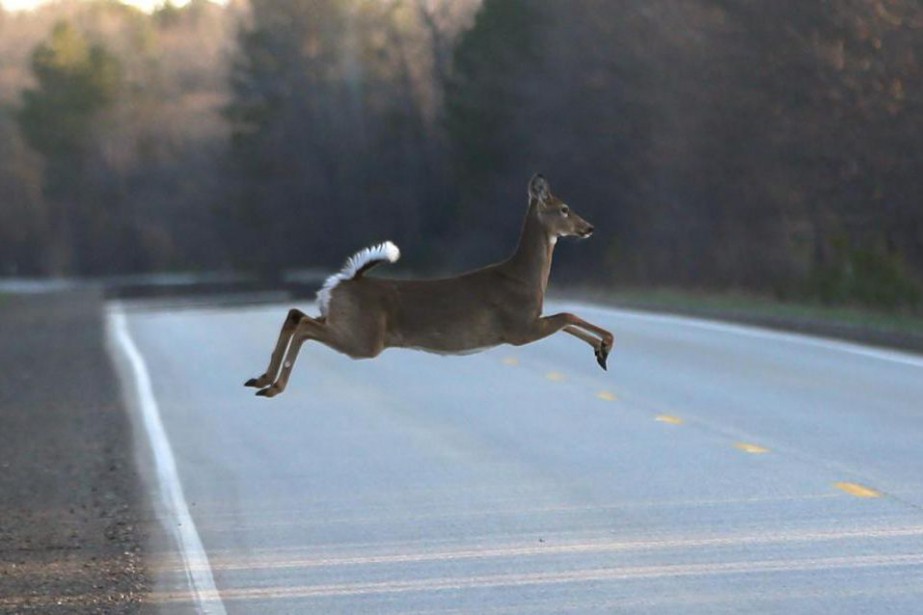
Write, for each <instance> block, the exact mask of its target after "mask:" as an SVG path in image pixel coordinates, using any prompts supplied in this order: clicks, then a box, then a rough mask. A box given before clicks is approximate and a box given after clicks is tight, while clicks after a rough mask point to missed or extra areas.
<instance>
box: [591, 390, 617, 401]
mask: <svg viewBox="0 0 923 615" xmlns="http://www.w3.org/2000/svg"><path fill="white" fill-rule="evenodd" d="M596 397H598V398H599V399H602V400H605V401H616V400H617V399H618V397H616V396H615V393H611V392H609V391H600V392H599V393H597V394H596Z"/></svg>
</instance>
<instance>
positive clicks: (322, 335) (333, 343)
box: [256, 316, 383, 397]
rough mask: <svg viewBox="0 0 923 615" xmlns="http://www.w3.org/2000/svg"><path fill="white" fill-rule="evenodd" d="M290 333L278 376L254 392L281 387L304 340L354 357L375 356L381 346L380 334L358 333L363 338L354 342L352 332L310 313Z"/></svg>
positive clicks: (264, 393)
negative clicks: (289, 340)
mask: <svg viewBox="0 0 923 615" xmlns="http://www.w3.org/2000/svg"><path fill="white" fill-rule="evenodd" d="M290 337H291V343H290V344H289V346H288V352H286V353H285V360H284V361H282V367H281V369H280V370H279V375H278V377H277V378H276V379H275V382H273V383H272V384H271V385H269V386H267V387H265V388H262V389H260V390H259V391H257V392H256V394H257V395H260V396H262V397H275V396H276V395H278V394H279V393H281V392H282V391H284V390H285V387H286V386H288V379H289V377H290V376H291V374H292V369H293V368H294V367H295V361H297V360H298V353H299V352H300V351H301V346H302V345H303V344H304V343H305V342H306V341H308V340H315V341H318V342H320V343H322V344H324V345H326V346H329V347H330V348H332V349H334V350H336V351H338V352H342V353H343V354H346V355H349V356H350V357H352V358H354V359H361V358H371V357H374V356H377V355H378V354H379V353H381V351H382V349H383V344H382V343H381V341H380V339H381V336H378V337H375V336H368V335H363V336H359V339H361V340H364V341H362V342H357V341H356V338H355V337H354V336H350V335H343V334H342V332H340V331H338V330H337V329H335V328H334V327H331V326H330V325H329V324H327V323H326V322H325V320H324V319H323V318H311V317H310V316H305V317H304V318H302V319H301V320H300V322H299V323H298V325H297V327H296V329H295V330H294V332H293V333H292V334H291V336H290Z"/></svg>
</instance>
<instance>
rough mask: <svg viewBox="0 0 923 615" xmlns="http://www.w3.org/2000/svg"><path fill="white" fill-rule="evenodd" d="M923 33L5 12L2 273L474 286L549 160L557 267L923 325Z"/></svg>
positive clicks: (332, 14) (478, 15) (289, 2)
mask: <svg viewBox="0 0 923 615" xmlns="http://www.w3.org/2000/svg"><path fill="white" fill-rule="evenodd" d="M57 22H62V25H61V26H57V27H55V26H54V24H55V23H57ZM921 24H923V7H921V6H920V3H919V2H915V1H914V2H912V1H910V0H894V1H889V2H881V1H880V0H843V1H841V2H835V3H832V2H829V1H827V0H777V1H774V2H764V1H760V0H734V1H731V0H690V1H689V2H681V3H678V2H675V1H674V0H646V1H645V2H637V1H636V0H569V1H568V2H560V1H557V0H528V1H526V0H251V1H250V2H249V3H246V2H230V3H228V4H226V5H222V6H218V5H214V4H211V3H209V2H208V1H207V0H194V1H193V2H191V3H189V4H187V5H185V6H183V7H177V6H174V5H171V4H166V5H164V6H163V7H161V8H160V9H158V10H156V11H155V12H153V13H152V14H147V13H143V12H141V11H138V10H136V9H131V8H129V7H127V6H125V5H121V4H119V3H117V2H111V1H109V0H105V1H98V2H97V1H91V2H76V1H73V0H62V1H61V2H59V3H54V4H51V5H49V6H46V7H45V8H43V9H42V10H40V11H36V12H34V13H22V14H14V13H8V14H7V13H5V14H3V16H2V19H0V104H6V105H7V107H6V109H8V111H3V110H2V109H0V138H2V140H3V141H2V146H0V190H2V191H3V199H2V200H0V222H2V226H0V240H2V241H0V260H2V263H0V271H3V272H12V271H23V272H37V273H41V272H46V273H61V272H65V273H66V272H73V273H81V274H91V273H112V272H125V271H151V270H161V269H175V268H185V269H209V268H223V267H230V266H234V267H238V268H247V269H258V270H260V271H262V272H264V273H267V272H278V271H281V270H284V269H290V268H300V267H306V266H313V265H322V266H326V267H331V266H335V265H336V264H338V263H339V262H340V261H341V260H342V259H343V258H344V256H345V255H346V254H348V253H350V252H351V251H353V250H355V249H357V248H359V247H361V246H362V245H365V244H368V243H371V242H373V241H379V240H382V239H387V238H390V239H393V240H394V241H396V242H397V243H398V244H401V245H402V248H404V253H405V255H406V259H407V260H406V261H404V262H405V263H407V264H408V265H410V266H412V267H414V268H417V269H429V270H451V271H457V270H458V269H461V268H466V267H472V266H478V265H482V264H484V263H485V262H486V261H489V260H491V259H497V258H501V257H503V256H505V255H506V254H507V253H508V252H509V250H511V249H512V246H513V245H514V243H515V236H516V233H517V232H518V229H519V224H520V221H521V215H522V212H523V209H524V207H525V197H524V186H525V182H526V181H527V179H528V177H529V176H530V175H531V174H532V173H534V172H536V171H542V172H544V173H545V174H546V175H547V176H548V177H549V178H550V179H551V182H552V186H553V188H554V190H555V191H556V192H557V193H558V194H559V195H560V196H562V197H563V198H565V199H567V200H568V201H570V203H571V204H572V205H573V206H574V207H575V209H576V210H577V211H579V212H581V214H582V215H584V216H585V217H587V218H588V219H589V220H591V221H592V222H593V223H594V225H595V226H596V229H597V232H596V234H595V236H594V238H593V240H592V241H590V242H587V243H586V244H583V245H581V246H580V248H579V249H574V250H571V249H570V247H569V246H566V245H564V244H562V246H561V247H560V249H559V250H558V251H557V253H556V258H557V263H556V266H555V272H556V275H557V276H559V277H565V278H568V279H572V280H573V279H583V280H585V281H586V282H589V283H595V284H601V285H609V284H626V283H627V284H632V285H637V286H660V285H669V286H673V287H687V288H688V287H696V288H710V289H740V290H747V291H755V292H770V291H774V292H776V293H778V294H788V295H799V296H804V295H808V296H811V297H818V298H822V299H823V300H825V301H830V302H847V303H850V302H852V303H864V304H874V305H883V306H892V307H893V308H894V309H901V308H909V309H920V308H919V304H920V300H919V288H920V283H921V281H923V208H921V207H920V205H919V204H920V202H921V201H923V174H921V173H920V172H919V169H920V168H921V167H923V150H921V149H920V148H919V147H918V146H917V144H918V143H919V141H920V139H921V138H923V74H921V73H923V38H921V37H920V36H919V30H920V26H921ZM49 32H51V35H49ZM15 109H18V111H16V110H15ZM11 118H15V119H16V120H18V121H16V122H14V121H12V120H11ZM17 128H18V129H19V130H18V131H17ZM36 186H38V187H40V188H42V189H37V188H36ZM7 195H8V196H7ZM11 229H15V231H14V230H11ZM914 306H917V307H915V308H914Z"/></svg>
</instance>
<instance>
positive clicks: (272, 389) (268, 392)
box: [256, 384, 282, 397]
mask: <svg viewBox="0 0 923 615" xmlns="http://www.w3.org/2000/svg"><path fill="white" fill-rule="evenodd" d="M281 392H282V388H281V387H279V386H278V385H275V384H274V385H272V386H268V387H266V388H265V389H260V390H259V391H257V392H256V394H257V395H258V396H260V397H275V396H276V395H278V394H279V393H281Z"/></svg>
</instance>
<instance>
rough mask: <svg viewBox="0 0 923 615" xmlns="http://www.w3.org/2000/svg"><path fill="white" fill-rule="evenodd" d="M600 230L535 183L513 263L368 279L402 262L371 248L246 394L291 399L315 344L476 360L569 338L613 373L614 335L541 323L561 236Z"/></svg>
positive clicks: (576, 321) (289, 326) (327, 290)
mask: <svg viewBox="0 0 923 615" xmlns="http://www.w3.org/2000/svg"><path fill="white" fill-rule="evenodd" d="M592 232H593V226H592V225H590V223H588V222H587V221H586V220H584V219H583V218H581V217H580V216H578V215H577V214H576V213H575V212H574V211H573V210H572V209H571V208H570V207H568V206H567V205H565V204H564V203H563V202H562V201H561V200H560V199H558V198H557V197H555V196H553V195H552V194H551V190H550V188H549V186H548V182H547V181H546V180H545V178H544V177H542V176H541V175H536V176H534V177H533V178H532V179H531V180H530V181H529V211H528V213H526V218H525V222H524V223H523V226H522V233H521V235H520V238H519V245H518V246H517V248H516V251H515V252H514V253H513V255H512V256H510V257H509V258H508V259H506V260H505V261H502V262H499V263H495V264H493V265H488V266H487V267H484V268H483V269H478V270H476V271H471V272H469V273H465V274H462V275H459V276H456V277H453V278H446V279H441V280H387V279H381V278H367V277H364V275H363V274H364V273H365V272H366V271H368V270H369V269H371V268H372V267H375V266H376V265H378V264H380V263H383V262H385V261H388V262H391V263H393V262H395V261H396V260H397V259H398V258H399V257H400V251H399V250H398V249H397V246H395V245H394V244H393V243H391V242H390V241H387V242H385V243H382V244H380V245H377V246H373V247H370V248H366V249H365V250H362V251H361V252H358V253H357V254H355V255H353V256H352V257H350V258H349V260H347V261H346V264H345V265H344V267H343V269H342V270H341V271H340V272H339V273H337V274H335V275H332V276H330V277H329V278H327V281H326V282H325V283H324V285H323V287H322V288H321V289H320V291H319V292H318V293H317V303H318V307H319V308H320V313H321V315H320V317H319V318H312V317H311V316H308V315H306V314H305V313H303V312H301V311H300V310H297V309H294V308H293V309H291V310H290V311H289V313H288V316H287V317H286V319H285V322H284V323H283V324H282V331H281V332H280V334H279V340H278V341H277V342H276V347H275V350H273V352H272V356H271V358H270V361H269V367H268V368H267V369H266V372H265V373H264V374H263V375H262V376H260V377H258V378H251V379H250V380H248V381H247V382H246V383H245V386H249V387H256V388H258V389H259V391H257V393H256V394H257V395H262V396H264V397H273V396H275V395H278V394H279V393H281V392H282V391H284V390H285V387H286V385H287V384H288V379H289V376H290V375H291V373H292V368H293V367H294V365H295V360H296V359H297V358H298V352H299V351H300V350H301V345H302V344H303V343H304V342H305V341H307V340H316V341H318V342H321V343H322V344H325V345H327V346H329V347H330V348H333V349H334V350H337V351H339V352H342V353H343V354H346V355H348V356H350V357H352V358H354V359H370V358H372V357H376V356H378V355H379V354H380V353H381V351H382V350H384V349H385V348H393V347H398V348H414V349H418V350H425V351H429V352H435V353H440V354H469V353H474V352H479V351H481V350H486V349H488V348H492V347H494V346H498V345H500V344H512V345H514V346H521V345H523V344H529V343H531V342H534V341H537V340H540V339H542V338H545V337H548V336H549V335H551V334H552V333H556V332H558V331H561V330H563V331H564V332H565V333H569V334H571V335H573V336H574V337H576V338H578V339H580V340H582V341H584V342H586V343H587V344H589V345H590V346H592V347H593V350H594V351H595V353H596V361H597V363H599V366H600V367H602V368H603V369H606V359H607V357H608V356H609V351H610V350H611V349H612V344H613V337H612V334H611V333H610V332H608V331H606V330H605V329H602V328H600V327H597V326H596V325H593V324H590V323H588V322H586V321H585V320H583V319H581V318H578V317H577V316H575V315H573V314H570V313H567V312H563V313H560V314H554V315H553V316H544V317H543V316H542V303H543V301H544V297H545V289H546V288H547V286H548V274H549V272H550V270H551V256H552V253H553V252H554V246H555V243H557V240H558V238H559V237H570V236H576V237H581V238H586V237H589V236H590V234H591V233H592ZM283 358H284V360H283ZM280 367H281V370H280Z"/></svg>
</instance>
